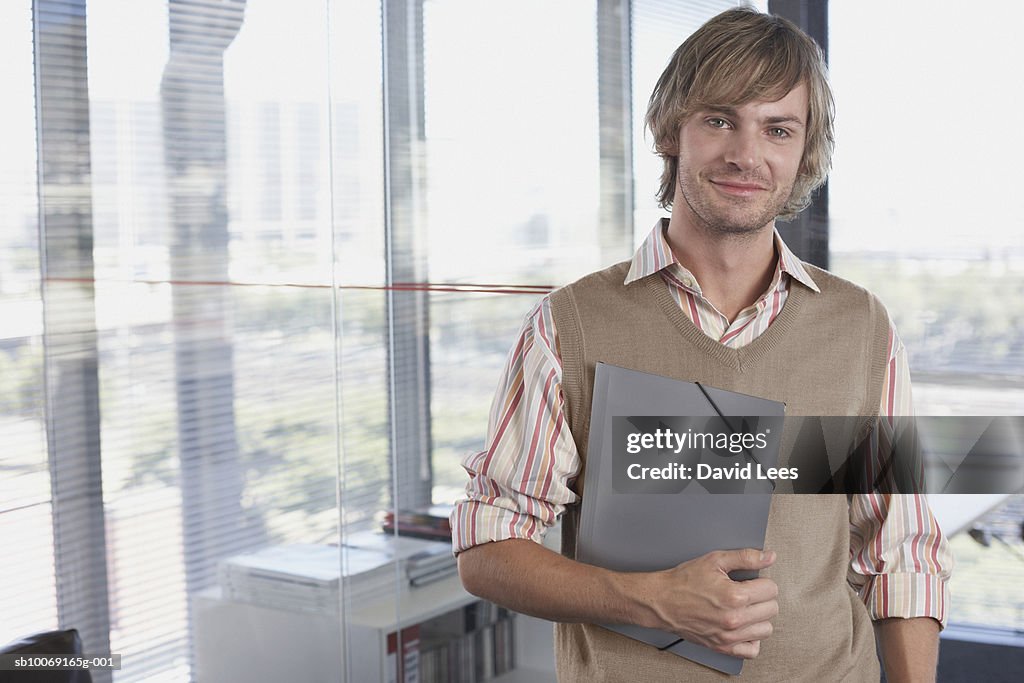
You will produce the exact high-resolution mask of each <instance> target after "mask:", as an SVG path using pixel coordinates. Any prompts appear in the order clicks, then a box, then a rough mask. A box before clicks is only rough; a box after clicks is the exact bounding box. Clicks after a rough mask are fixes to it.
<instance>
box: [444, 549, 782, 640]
mask: <svg viewBox="0 0 1024 683" xmlns="http://www.w3.org/2000/svg"><path fill="white" fill-rule="evenodd" d="M774 562H775V554H774V553H773V552H770V551H769V552H762V551H760V550H756V549H753V548H745V549H741V550H722V551H715V552H711V553H708V554H707V555H703V556H701V557H699V558H697V559H694V560H690V561H688V562H683V563H682V564H679V565H677V566H675V567H673V568H671V569H666V570H663V571H656V572H614V571H609V570H607V569H601V568H599V567H594V566H591V565H588V564H584V563H580V562H575V561H573V560H570V559H568V558H565V557H562V556H561V555H559V554H558V553H555V552H552V551H550V550H548V549H547V548H544V547H542V546H540V545H538V544H536V543H534V542H533V541H528V540H524V539H509V540H505V541H498V542H495V543H485V544H483V545H479V546H476V547H474V548H470V549H469V550H465V551H463V552H462V553H461V554H460V555H459V575H460V577H461V578H462V583H463V585H464V586H465V587H466V590H468V591H469V592H470V593H473V594H474V595H476V596H478V597H481V598H484V599H487V600H490V601H492V602H496V603H498V604H500V605H504V606H505V607H509V608H511V609H514V610H516V611H517V612H523V613H525V614H530V615H533V616H535V617H541V618H543V619H550V620H551V621H561V622H589V623H597V624H602V623H618V624H636V625H638V626H646V627H648V628H656V629H659V630H662V631H668V632H671V633H676V634H679V635H680V636H682V637H684V638H686V639H687V640H690V641H692V642H695V643H698V644H701V645H704V646H706V647H710V648H712V649H714V650H716V651H718V652H724V653H726V654H731V655H736V656H739V657H746V658H753V657H756V656H757V654H758V652H759V651H760V647H761V641H762V640H763V639H765V638H768V637H769V636H771V634H772V625H771V620H772V619H773V618H774V617H775V615H777V614H778V612H779V604H778V601H777V600H776V598H777V596H778V586H776V585H775V582H774V581H772V580H770V579H767V578H759V579H752V580H750V581H741V582H736V581H733V580H732V579H730V578H729V572H730V571H733V570H737V569H743V570H754V571H760V570H761V569H765V568H767V567H769V566H771V565H772V564H773V563H774Z"/></svg>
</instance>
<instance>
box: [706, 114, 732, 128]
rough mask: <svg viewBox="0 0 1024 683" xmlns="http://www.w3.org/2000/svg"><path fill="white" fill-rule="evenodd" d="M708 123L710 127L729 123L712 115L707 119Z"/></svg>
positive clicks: (723, 126) (724, 125) (720, 126)
mask: <svg viewBox="0 0 1024 683" xmlns="http://www.w3.org/2000/svg"><path fill="white" fill-rule="evenodd" d="M708 125H709V126H711V127H712V128H725V127H727V126H728V125H729V122H728V121H726V120H725V119H720V118H718V117H712V118H710V119H708Z"/></svg>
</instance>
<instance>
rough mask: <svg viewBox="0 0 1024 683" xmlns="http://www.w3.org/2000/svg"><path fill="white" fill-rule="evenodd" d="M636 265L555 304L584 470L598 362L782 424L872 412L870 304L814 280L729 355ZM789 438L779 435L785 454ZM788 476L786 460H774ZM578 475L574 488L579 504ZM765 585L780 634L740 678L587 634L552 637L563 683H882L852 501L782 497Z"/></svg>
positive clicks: (876, 352) (875, 365) (879, 369)
mask: <svg viewBox="0 0 1024 683" xmlns="http://www.w3.org/2000/svg"><path fill="white" fill-rule="evenodd" d="M628 268H629V264H628V263H620V264H618V265H616V266H612V267H611V268H608V269H606V270H603V271H600V272H598V273H594V274H592V275H589V276H587V277H585V278H583V279H581V280H579V281H577V282H575V283H573V284H571V285H568V286H566V287H563V288H562V289H559V290H557V291H556V292H554V293H552V295H551V308H552V314H553V317H554V323H555V329H556V330H558V343H559V348H560V353H561V357H562V365H563V376H562V390H563V392H564V396H565V401H566V409H567V414H568V419H569V425H570V428H571V431H572V436H573V440H574V441H575V443H576V448H577V449H578V451H579V453H580V457H581V459H582V460H583V463H584V465H583V466H584V467H586V457H587V439H588V433H589V427H590V401H591V396H592V393H593V381H594V368H595V364H596V363H597V362H598V361H603V362H606V363H611V364H614V365H619V366H623V367H627V368H632V369H635V370H640V371H644V372H650V373H657V374H660V375H665V376H668V377H674V378H678V379H683V380H689V381H696V382H703V383H706V384H709V385H711V386H715V387H719V388H722V389H729V390H732V391H739V392H743V393H746V394H752V395H755V396H762V397H764V398H769V399H773V400H776V401H783V402H785V403H786V414H787V416H799V415H836V416H838V415H860V416H864V417H865V418H868V417H873V416H875V415H876V414H877V412H878V406H879V403H880V399H881V387H882V381H883V376H884V372H885V365H886V360H887V355H886V349H887V345H888V332H889V325H888V316H887V314H886V312H885V309H884V308H883V307H882V305H881V304H880V303H879V302H878V301H877V299H875V298H874V297H873V296H872V295H871V294H869V293H868V292H866V291H865V290H863V289H861V288H859V287H857V286H856V285H853V284H851V283H849V282H846V281H844V280H842V279H840V278H837V277H835V276H834V275H831V274H829V273H828V272H826V271H823V270H820V269H817V268H814V267H813V266H807V268H808V271H809V272H810V273H811V277H812V278H813V279H814V281H815V283H816V284H817V285H818V286H819V288H820V289H821V292H820V293H815V292H813V291H811V290H809V289H807V288H806V287H804V286H803V285H802V284H799V283H796V282H793V283H792V286H791V289H790V294H789V298H788V299H787V301H786V304H785V306H783V309H782V311H781V312H780V313H779V315H778V317H776V319H775V320H774V322H773V323H772V324H771V325H770V326H769V327H768V329H767V330H766V331H765V332H764V333H762V334H761V335H760V336H759V337H758V338H757V339H755V340H754V341H753V342H751V343H750V344H748V345H746V346H744V347H742V348H739V349H731V348H727V347H725V346H722V345H721V344H719V343H718V342H716V341H714V340H712V339H711V338H709V337H708V336H707V335H705V334H704V333H703V332H701V331H700V330H699V329H698V328H697V327H696V326H695V325H694V324H693V323H692V322H691V321H690V320H689V319H688V318H687V317H686V315H684V313H683V312H682V311H681V310H680V308H679V305H678V304H677V303H676V302H675V300H674V299H673V298H672V295H671V294H670V292H669V290H668V286H667V285H666V284H665V282H664V281H663V280H662V278H661V276H660V275H658V274H655V275H651V276H648V277H646V278H643V279H640V280H637V281H634V282H632V283H630V284H629V285H623V284H622V283H623V280H624V279H625V276H626V273H627V271H628ZM792 432H793V430H792V429H790V428H789V425H788V423H787V427H786V429H785V431H784V434H783V454H785V452H786V450H787V447H788V446H789V445H791V444H792V440H793V436H794V435H793V434H792ZM780 457H782V458H783V461H782V462H781V463H780V464H781V465H782V466H785V465H786V463H785V462H784V459H785V455H782V456H780ZM583 480H584V473H583V472H582V471H581V472H580V474H579V476H578V478H577V480H576V483H575V484H574V486H576V487H577V488H576V491H577V493H580V494H581V495H582V493H583V492H582V490H581V487H582V482H583ZM579 512H580V510H579V506H578V505H575V506H570V508H569V509H568V510H567V511H566V514H565V516H564V518H563V528H562V552H563V554H565V555H566V556H568V557H571V558H574V557H575V550H576V534H577V531H578V524H579ZM765 547H766V548H769V549H772V550H775V551H776V553H777V555H778V559H777V561H776V563H775V564H774V565H773V566H772V567H771V568H769V569H768V570H765V571H763V572H762V576H768V577H770V578H772V579H773V580H774V581H775V582H776V583H777V584H778V586H779V598H778V599H779V614H778V616H777V617H776V618H775V619H773V620H772V623H773V626H774V634H773V635H772V637H771V638H768V639H767V640H765V641H763V642H762V643H761V653H760V655H759V656H758V657H757V658H756V659H754V660H750V661H747V662H746V663H745V664H744V666H743V672H742V673H741V674H740V675H739V676H738V677H731V676H727V675H725V674H721V673H719V672H717V671H714V670H712V669H709V668H706V667H703V666H701V665H699V664H694V663H692V662H690V661H688V660H686V659H683V658H681V657H678V656H676V655H674V654H670V653H667V652H659V651H657V650H655V649H654V648H651V647H649V646H647V645H645V644H642V643H640V642H638V641H635V640H632V639H630V638H626V637H625V636H621V635H619V634H617V633H613V632H611V631H608V630H607V629H603V628H601V627H600V626H595V625H590V624H556V626H555V654H556V660H557V669H558V678H559V681H561V682H562V683H568V682H570V681H586V682H587V683H597V682H598V681H616V682H618V681H638V682H643V683H648V682H650V683H655V682H660V681H723V680H731V679H732V680H740V681H816V682H818V681H857V682H860V681H865V682H867V681H871V682H872V683H877V681H878V679H879V669H878V660H877V658H876V655H875V644H874V635H873V629H872V626H871V621H870V618H869V617H868V614H867V610H866V608H865V607H864V605H863V603H862V602H861V600H860V598H859V597H858V596H857V595H856V594H855V593H854V592H853V590H852V589H851V588H850V587H849V585H848V583H847V572H848V568H849V552H850V526H849V506H848V501H847V498H846V496H844V495H776V496H775V497H774V498H773V500H772V505H771V513H770V515H769V518H768V531H767V537H766V539H765Z"/></svg>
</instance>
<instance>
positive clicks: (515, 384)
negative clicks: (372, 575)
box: [453, 9, 950, 681]
mask: <svg viewBox="0 0 1024 683" xmlns="http://www.w3.org/2000/svg"><path fill="white" fill-rule="evenodd" d="M647 123H648V126H649V127H650V129H651V131H652V133H653V136H654V139H655V146H656V149H657V151H658V153H659V154H660V155H661V156H662V157H663V158H664V160H665V170H664V174H663V177H662V186H661V189H660V192H659V200H660V201H661V203H662V205H663V206H664V207H665V208H668V207H669V206H671V207H673V210H672V216H671V219H665V220H663V221H662V222H660V223H659V225H657V226H655V229H654V230H653V231H652V232H651V234H650V235H649V236H648V238H647V240H646V241H645V242H644V244H643V245H642V246H641V247H640V249H639V250H638V251H637V254H636V255H635V256H634V258H633V259H632V260H631V261H629V262H625V263H622V264H618V265H617V266H613V267H611V268H609V269H606V270H604V271H601V272H598V273H595V274H593V275H590V276H587V277H585V278H583V279H582V280H580V281H577V282H575V283H573V284H571V285H569V286H567V287H564V288H562V289H560V290H557V291H556V292H553V293H552V294H551V295H550V296H549V297H547V298H545V299H544V300H543V301H542V302H541V303H540V304H539V305H538V306H537V307H536V308H535V310H534V311H533V312H532V313H531V314H530V316H529V317H528V319H527V321H526V324H525V325H524V328H523V330H522V332H521V334H520V338H519V340H518V343H517V344H516V346H515V348H514V350H513V352H512V354H511V356H510V359H509V363H508V366H507V367H506V373H505V377H504V379H503V384H502V386H501V388H500V389H499V393H498V396H497V397H496V399H495V403H494V407H493V409H492V417H491V425H490V431H489V436H488V449H487V450H486V451H484V452H482V453H479V454H476V455H473V456H471V457H469V458H467V459H466V461H465V463H464V465H465V467H466V469H467V471H468V472H469V473H470V477H471V479H470V482H469V484H468V486H467V498H466V500H464V501H462V502H460V503H459V505H458V506H457V507H456V510H455V512H454V514H453V522H454V528H453V531H454V539H455V541H454V545H455V550H456V552H458V553H459V571H460V575H461V576H462V580H463V583H464V584H465V586H466V588H467V589H468V590H469V591H470V592H472V593H474V594H476V595H478V596H481V597H484V598H487V599H489V600H493V601H495V602H498V603H501V604H503V605H506V606H508V607H511V608H512V609H515V610H518V611H521V612H524V613H527V614H532V615H535V616H539V617H542V618H546V619H550V620H552V621H555V622H558V624H557V625H556V658H557V667H558V673H559V679H560V680H562V681H577V680H587V681H679V680H686V681H712V680H722V679H725V678H727V676H725V675H724V674H720V673H719V672H717V671H713V670H711V669H708V668H705V667H703V666H700V665H698V664H695V663H693V662H690V661H688V660H685V659H683V658H680V657H677V656H676V655H674V654H671V653H667V652H660V651H657V650H654V649H653V648H650V647H649V646H646V645H643V644H641V643H639V642H637V641H633V640H631V639H629V638H626V637H624V636H620V635H619V634H616V633H613V632H611V631H608V630H606V629H603V628H601V627H599V626H595V625H594V624H598V623H631V624H638V625H641V626H647V627H653V628H658V629H661V630H664V631H671V632H674V633H677V634H679V635H680V636H681V637H683V638H686V639H688V640H691V641H693V642H697V643H700V644H702V645H705V646H707V647H710V648H713V649H715V650H717V651H720V652H725V653H728V654H732V655H736V656H739V657H743V658H746V659H747V660H749V661H747V663H746V664H745V666H744V670H743V673H742V678H743V680H755V681H780V680H786V681H789V680H808V681H830V680H843V681H877V680H878V678H879V669H878V661H877V658H876V654H875V652H876V650H875V639H874V638H873V637H872V636H873V630H872V628H871V622H872V620H874V621H875V625H876V628H877V631H878V636H879V642H880V644H881V651H882V654H883V660H884V662H885V667H886V673H887V675H888V678H889V680H890V681H927V680H933V679H934V676H935V664H936V656H937V647H938V645H937V639H938V631H939V628H940V625H941V624H942V623H943V621H944V620H945V618H946V604H947V595H948V593H947V588H946V580H947V578H948V574H949V566H950V554H949V550H948V546H947V545H946V542H945V539H944V538H943V537H942V534H941V532H940V531H939V530H938V527H937V526H936V524H935V523H934V520H933V519H932V517H931V513H930V511H929V510H928V507H927V505H926V503H925V501H924V499H923V498H920V497H918V496H909V495H904V496H881V495H856V496H853V497H852V498H851V499H847V497H846V496H838V495H837V496H809V495H808V496H804V495H786V496H775V497H774V498H773V501H772V507H771V513H770V516H769V522H768V531H767V536H766V540H765V548H766V549H765V551H764V552H762V551H761V550H758V549H751V548H747V549H741V550H729V551H720V552H715V553H711V554H709V555H706V556H703V557H700V558H698V559H696V560H693V561H691V562H686V563H683V564H681V565H679V566H677V567H674V568H671V569H667V570H665V571H660V572H636V573H619V572H612V571H607V570H603V569H600V568H597V567H593V566H589V565H585V564H582V563H578V562H576V561H575V560H574V559H573V558H574V556H575V541H576V531H577V527H578V521H579V502H580V496H579V492H580V491H579V486H580V484H581V482H582V479H583V476H582V468H583V466H584V463H585V462H586V445H587V436H588V433H587V430H588V427H589V424H588V423H589V413H590V398H591V392H592V385H593V375H594V366H595V363H596V362H597V361H604V362H609V363H612V364H615V365H621V366H626V367H631V368H634V369H637V370H642V371H646V372H654V373H658V374H662V375H665V376H670V377H676V378H678V379H686V380H693V381H700V382H705V383H707V384H710V385H712V386H716V387H720V388H723V389H729V390H734V391H740V392H743V393H748V394H753V395H758V396H762V397H765V398H769V399H773V400H779V401H785V402H786V404H787V414H790V415H863V416H868V417H872V416H874V415H878V414H881V415H883V416H894V415H898V414H907V413H908V411H909V409H910V407H909V398H910V396H909V372H908V370H907V365H906V354H905V351H904V349H903V346H902V344H901V343H900V341H899V338H898V337H897V335H896V333H895V331H894V330H893V329H892V326H891V323H890V322H889V318H888V315H887V314H886V312H885V310H884V308H883V307H882V306H881V304H880V303H879V302H878V301H877V300H876V299H875V298H874V297H872V296H871V295H870V294H868V293H867V292H865V291H864V290H862V289H860V288H858V287H856V286H855V285H852V284H850V283H848V282H845V281H843V280H841V279H839V278H837V277H835V276H833V275H831V274H829V273H827V272H825V271H822V270H820V269H816V268H814V267H813V266H810V265H807V264H804V263H801V262H800V261H799V260H798V259H797V258H796V257H795V256H794V255H793V254H792V252H790V251H789V249H788V248H787V247H786V246H785V244H784V243H783V242H782V240H781V238H780V237H779V236H778V234H777V233H776V232H775V230H774V221H775V219H776V217H780V216H781V217H790V216H793V215H795V214H796V213H797V212H799V211H800V210H801V209H802V208H804V207H805V206H806V205H807V204H808V203H809V197H810V194H811V192H812V191H813V190H814V189H816V188H817V187H818V186H820V185H821V183H822V182H823V181H824V179H825V176H826V174H827V172H828V168H829V164H830V158H831V151H832V144H833V141H832V98H831V92H830V89H829V86H828V83H827V80H826V69H825V65H824V63H823V59H822V56H821V53H820V50H819V49H818V48H817V46H816V45H815V44H814V42H813V41H812V40H811V39H810V38H809V37H807V36H806V35H805V34H803V33H802V32H801V31H800V30H799V29H798V28H796V27H795V26H794V25H793V24H791V23H790V22H788V21H785V20H783V19H780V18H777V17H771V16H768V15H763V14H760V13H757V12H755V11H753V10H749V9H735V10H730V11H727V12H725V13H723V14H721V15H719V16H717V17H715V18H713V19H712V20H710V21H709V22H708V23H707V24H705V25H704V26H703V27H701V28H700V29H699V30H698V31H697V32H696V33H695V34H694V35H693V36H691V37H690V38H689V39H688V40H687V41H686V42H684V43H683V45H681V46H680V47H679V49H678V50H677V51H676V53H675V54H674V55H673V58H672V60H671V62H670V63H669V66H668V67H667V68H666V70H665V72H664V73H663V74H662V76H661V79H660V80H659V82H658V85H657V87H656V89H655V91H654V94H653V95H652V97H651V101H650V105H649V107H648V116H647ZM584 495H585V494H584ZM563 512H564V513H565V517H564V523H563V532H562V543H563V547H562V555H558V554H556V553H553V552H551V551H548V550H547V549H545V548H544V547H543V546H541V545H540V544H539V543H537V542H536V541H539V540H540V538H541V537H542V535H543V532H544V530H545V529H546V528H547V527H548V526H550V525H551V524H553V523H554V522H555V520H556V519H557V517H558V516H559V515H561V514H562V513H563ZM680 523H681V524H685V523H686V520H680ZM734 569H751V570H758V571H759V572H760V576H759V578H757V579H754V580H751V581H746V582H734V581H732V580H730V579H729V577H728V575H727V572H729V571H732V570H734Z"/></svg>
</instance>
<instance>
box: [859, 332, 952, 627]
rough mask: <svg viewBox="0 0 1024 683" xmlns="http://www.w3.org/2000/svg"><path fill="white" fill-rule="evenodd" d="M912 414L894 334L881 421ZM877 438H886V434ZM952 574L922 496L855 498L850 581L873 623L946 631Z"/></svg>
mask: <svg viewBox="0 0 1024 683" xmlns="http://www.w3.org/2000/svg"><path fill="white" fill-rule="evenodd" d="M912 414H913V412H912V406H911V393H910V371H909V368H908V366H907V358H906V350H905V348H904V347H903V344H902V342H901V341H900V339H899V335H898V334H897V333H896V330H895V329H894V328H893V329H891V331H890V335H889V363H888V366H887V369H886V373H885V381H884V382H883V391H882V404H881V406H880V410H879V415H881V416H883V417H890V418H891V417H895V416H909V415H912ZM883 427H884V426H883ZM879 434H880V438H886V436H887V432H886V430H885V429H884V428H883V429H881V430H879ZM882 447H883V448H884V447H885V446H884V444H883V445H882ZM952 568H953V554H952V551H951V550H950V547H949V542H948V540H947V539H946V536H945V535H944V534H943V533H942V529H940V528H939V525H938V522H937V521H936V519H935V517H934V515H933V514H932V511H931V508H930V507H929V506H928V500H927V498H926V497H925V496H923V495H912V494H899V495H889V494H863V495H856V496H853V498H852V500H851V501H850V570H849V574H848V578H849V582H850V584H851V586H853V588H854V589H855V590H857V592H858V593H859V594H860V596H861V598H862V599H863V600H864V604H865V605H866V606H867V608H868V613H869V614H870V615H871V618H872V619H887V618H891V617H901V618H912V617H931V618H933V619H935V620H936V621H938V622H939V624H940V625H941V626H942V627H943V628H944V627H945V625H946V621H947V619H948V616H949V614H948V608H949V586H948V583H949V577H950V574H951V572H952Z"/></svg>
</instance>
